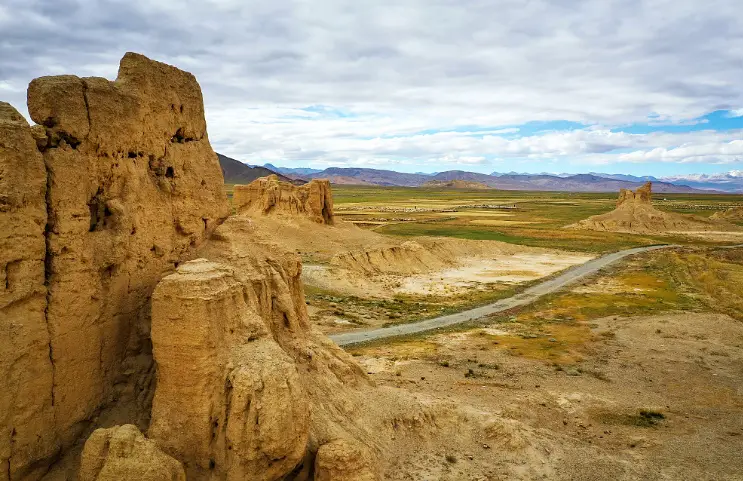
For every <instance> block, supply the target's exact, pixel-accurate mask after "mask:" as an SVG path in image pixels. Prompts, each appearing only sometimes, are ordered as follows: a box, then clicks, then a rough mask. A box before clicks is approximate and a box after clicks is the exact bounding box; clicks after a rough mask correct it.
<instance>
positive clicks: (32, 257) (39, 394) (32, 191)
mask: <svg viewBox="0 0 744 482" xmlns="http://www.w3.org/2000/svg"><path fill="white" fill-rule="evenodd" d="M46 181H47V178H46V171H45V169H44V159H43V158H42V156H41V153H39V151H38V150H37V149H36V142H35V140H34V138H33V135H32V131H31V127H30V126H29V125H28V122H26V120H25V119H24V118H23V117H22V116H21V115H20V114H19V113H18V111H16V110H15V109H14V108H13V107H11V106H10V105H9V104H6V103H4V102H0V378H1V379H2V389H0V430H1V432H0V474H2V475H0V477H2V476H3V475H5V476H6V477H9V478H20V477H23V476H33V473H28V470H29V469H30V468H31V467H30V462H31V461H36V460H44V459H46V458H49V457H50V456H52V455H53V454H54V453H55V452H56V451H57V448H58V446H57V443H56V440H55V433H54V408H53V398H52V397H53V394H52V384H53V381H52V363H51V360H50V352H49V333H48V331H47V323H46V317H45V310H46V306H47V304H46V296H47V288H46V285H45V278H44V260H45V256H46V245H45V240H44V229H45V226H46V224H47V208H46V201H45V195H46Z"/></svg>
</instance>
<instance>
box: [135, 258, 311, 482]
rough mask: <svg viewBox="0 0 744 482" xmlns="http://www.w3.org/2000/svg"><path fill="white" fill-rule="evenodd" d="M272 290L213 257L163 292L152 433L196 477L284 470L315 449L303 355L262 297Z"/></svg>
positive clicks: (167, 282) (186, 267)
mask: <svg viewBox="0 0 744 482" xmlns="http://www.w3.org/2000/svg"><path fill="white" fill-rule="evenodd" d="M262 294H263V293H261V292H254V291H253V290H251V286H244V285H242V284H241V283H240V282H239V281H238V279H237V278H236V275H235V273H234V270H233V269H232V268H229V267H227V266H225V265H221V264H217V263H213V262H209V261H207V260H204V259H197V260H194V261H189V262H188V263H185V264H182V265H181V266H179V268H178V270H177V272H176V273H175V274H172V275H169V276H166V277H165V278H164V279H163V280H162V281H161V282H160V283H159V284H158V286H157V288H156V290H155V292H154V294H153V302H152V342H153V352H154V356H155V359H156V360H157V363H158V385H157V390H156V392H155V399H154V401H153V408H152V423H151V426H150V432H149V434H150V437H151V438H153V439H154V440H157V441H158V443H159V444H160V445H161V446H162V447H164V448H165V449H166V451H167V452H169V453H170V454H172V455H174V456H176V457H177V458H178V459H179V460H181V461H183V462H184V463H185V465H186V470H187V473H188V474H189V477H190V478H197V479H229V480H256V479H278V478H281V477H283V476H284V475H286V474H287V473H289V472H290V471H291V470H292V469H293V468H294V467H295V465H297V463H298V462H299V461H300V460H301V459H302V457H303V455H304V453H305V447H306V445H307V438H308V427H309V418H310V413H309V411H308V402H307V400H306V398H305V394H304V392H303V390H302V387H301V385H300V382H299V375H298V373H297V369H296V368H295V365H294V362H293V360H292V359H291V358H290V357H289V356H288V355H287V354H286V353H284V351H282V349H281V348H280V347H279V345H278V344H277V343H276V342H275V341H274V339H273V338H272V337H271V336H270V333H269V330H268V329H267V326H266V325H265V324H264V321H263V320H262V319H261V316H260V315H259V313H257V312H256V311H255V310H254V309H253V307H252V305H253V303H251V301H254V300H257V297H258V296H261V295H262ZM253 306H255V305H253Z"/></svg>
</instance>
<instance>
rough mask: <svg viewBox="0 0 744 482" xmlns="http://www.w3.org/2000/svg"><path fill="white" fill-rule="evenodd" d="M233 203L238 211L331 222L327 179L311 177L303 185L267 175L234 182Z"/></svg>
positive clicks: (330, 201) (329, 187)
mask: <svg viewBox="0 0 744 482" xmlns="http://www.w3.org/2000/svg"><path fill="white" fill-rule="evenodd" d="M233 204H234V205H235V208H236V210H237V211H238V212H240V213H252V214H261V215H268V214H284V215H299V216H304V217H308V218H310V219H312V220H313V221H315V222H317V223H322V224H333V196H332V195H331V183H330V182H329V181H327V180H324V179H313V180H312V181H310V182H309V183H307V184H305V185H303V186H295V185H293V184H290V183H288V182H282V181H280V180H279V178H278V177H276V176H274V175H271V176H267V177H262V178H259V179H256V180H255V181H253V182H252V183H250V184H248V185H237V186H235V188H234V191H233Z"/></svg>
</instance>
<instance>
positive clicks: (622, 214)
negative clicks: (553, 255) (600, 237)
mask: <svg viewBox="0 0 744 482" xmlns="http://www.w3.org/2000/svg"><path fill="white" fill-rule="evenodd" d="M566 227H567V228H571V229H591V230H593V231H613V232H619V233H638V234H663V233H665V232H681V231H711V230H730V229H732V228H733V226H731V225H728V224H727V223H726V224H721V223H716V222H715V220H710V219H706V218H701V217H697V216H692V215H684V214H677V213H672V212H666V211H661V210H659V209H656V208H655V207H654V206H653V205H652V204H651V183H650V182H647V183H646V184H644V185H643V186H641V187H640V188H638V189H637V190H636V191H635V192H633V191H631V190H629V189H621V190H620V195H619V196H618V199H617V205H616V207H615V209H614V210H613V211H610V212H609V213H605V214H598V215H596V216H591V217H588V218H586V219H582V220H581V221H579V222H578V223H575V224H571V225H569V226H566Z"/></svg>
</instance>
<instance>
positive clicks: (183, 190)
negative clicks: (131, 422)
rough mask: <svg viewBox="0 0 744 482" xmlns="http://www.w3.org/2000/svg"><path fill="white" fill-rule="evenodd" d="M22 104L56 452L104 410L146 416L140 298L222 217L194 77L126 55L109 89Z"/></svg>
mask: <svg viewBox="0 0 744 482" xmlns="http://www.w3.org/2000/svg"><path fill="white" fill-rule="evenodd" d="M28 104H29V112H30V114H31V117H32V118H33V119H34V121H36V122H37V123H39V124H41V125H44V126H45V127H46V137H47V144H46V146H45V147H44V161H45V163H46V166H47V170H48V178H49V192H48V193H47V202H48V205H47V208H48V212H49V217H50V219H49V232H48V234H47V245H48V252H47V257H48V264H49V268H48V273H47V276H48V280H47V282H48V285H49V305H48V307H47V323H48V325H49V331H50V334H51V356H52V360H53V364H54V370H53V373H54V385H55V390H54V403H55V416H56V420H57V426H58V428H59V431H60V433H59V436H60V437H61V438H62V439H63V440H65V439H69V438H72V437H75V436H76V435H77V434H76V433H74V432H75V430H72V431H69V432H68V428H71V427H74V425H75V424H76V423H77V422H80V421H82V420H85V419H87V418H89V417H90V416H91V414H92V413H93V412H94V411H95V410H96V409H97V408H98V407H99V406H101V404H102V403H105V402H107V401H108V400H111V399H112V398H119V397H121V396H127V395H131V396H133V397H140V400H139V401H140V402H144V403H145V404H147V400H145V399H146V397H147V392H146V391H144V390H138V389H141V388H142V383H144V382H136V381H134V380H127V379H126V377H127V376H129V375H134V376H137V375H140V374H142V373H143V372H145V371H146V369H147V366H146V364H147V363H148V360H147V357H146V356H145V358H144V359H141V358H140V359H138V358H137V357H139V356H141V355H143V354H145V355H147V352H148V347H147V345H148V344H149V340H148V339H149V326H148V325H147V302H148V300H149V296H150V294H151V292H152V290H153V288H154V287H155V284H156V283H157V282H158V280H159V279H160V278H161V277H162V274H163V272H164V271H165V270H168V269H172V267H173V265H174V264H175V263H177V262H178V261H179V260H180V259H181V258H182V257H183V256H184V255H185V254H186V253H187V252H188V251H189V249H190V248H192V247H194V246H196V245H198V244H199V243H200V242H201V241H202V240H204V239H205V238H206V237H208V236H209V234H210V233H211V231H212V230H213V229H214V227H215V226H216V225H217V224H218V223H219V222H220V221H221V220H222V219H224V218H225V217H226V215H227V206H226V201H225V196H224V194H223V191H222V183H223V181H222V173H221V170H220V167H219V163H218V162H217V158H216V155H215V154H214V152H213V151H212V148H211V147H210V145H209V141H208V139H207V136H206V130H205V129H206V127H205V126H206V124H205V120H204V108H203V103H202V97H201V91H200V89H199V85H198V84H197V82H196V79H195V78H194V76H193V75H191V74H189V73H187V72H183V71H181V70H178V69H176V68H175V67H171V66H169V65H165V64H162V63H159V62H154V61H152V60H149V59H147V58H145V57H143V56H141V55H137V54H126V55H125V56H124V58H123V59H122V61H121V65H120V68H119V76H118V78H117V80H116V81H115V82H110V81H108V80H105V79H101V78H85V79H81V78H77V77H74V76H60V77H42V78H39V79H35V80H34V81H32V82H31V84H30V86H29V90H28ZM125 360H127V361H125ZM142 363H144V364H145V366H142V365H141V364H142ZM122 376H124V379H122ZM138 383H139V384H140V386H139V387H137V384H138ZM119 389H125V390H135V391H137V392H139V393H125V394H122V393H119V391H120V390H119Z"/></svg>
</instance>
